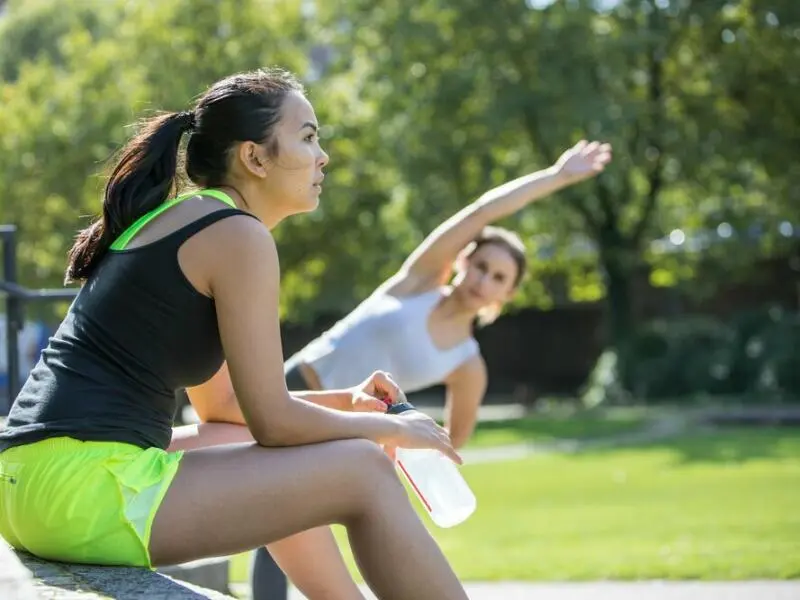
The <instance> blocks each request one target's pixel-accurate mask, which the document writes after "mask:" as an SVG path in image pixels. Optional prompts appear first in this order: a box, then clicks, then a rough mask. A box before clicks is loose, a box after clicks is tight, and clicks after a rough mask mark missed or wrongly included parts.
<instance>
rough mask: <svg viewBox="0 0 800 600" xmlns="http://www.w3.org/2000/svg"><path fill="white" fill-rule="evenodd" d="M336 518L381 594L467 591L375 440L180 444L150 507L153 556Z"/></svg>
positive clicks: (216, 547)
mask: <svg viewBox="0 0 800 600" xmlns="http://www.w3.org/2000/svg"><path fill="white" fill-rule="evenodd" d="M334 523H340V524H342V525H344V526H345V527H346V528H347V532H348V535H349V538H350V545H351V547H352V548H353V552H354V554H355V557H356V561H357V563H358V566H359V569H360V570H361V572H362V573H363V574H364V578H365V579H366V581H367V583H368V584H369V585H370V588H371V589H372V590H373V591H374V592H375V594H376V595H377V596H378V597H379V598H381V599H386V600H389V599H398V600H411V599H414V600H426V599H431V600H433V599H436V600H447V599H449V598H453V599H456V598H457V599H459V600H460V599H465V598H467V596H466V594H465V592H464V589H463V587H462V586H461V584H460V583H459V581H458V579H457V577H456V576H455V573H454V572H453V571H452V569H451V567H450V565H449V564H448V563H447V560H446V559H445V557H444V555H443V554H442V552H441V550H440V549H439V547H438V546H437V544H436V542H435V541H434V540H433V538H432V537H431V536H430V534H429V533H428V531H427V530H426V529H425V526H424V525H423V523H422V522H421V521H420V520H419V518H418V517H417V515H416V513H415V512H414V509H413V508H412V507H411V504H410V502H409V499H408V495H407V494H406V491H405V488H404V487H403V485H402V484H401V482H400V480H399V479H398V477H397V474H396V473H395V469H394V465H393V464H392V462H391V461H390V460H389V459H388V458H387V457H386V455H385V454H384V453H383V452H382V451H381V449H380V448H379V447H378V446H377V445H375V444H373V443H372V442H369V441H366V440H342V441H337V442H328V443H324V444H313V445H307V446H297V447H292V448H264V447H261V446H258V445H256V444H236V445H230V446H219V447H215V448H204V449H200V450H190V451H188V452H186V454H185V455H184V458H183V460H182V462H181V466H180V469H179V471H178V474H177V476H176V477H175V480H174V481H173V483H172V485H171V486H170V489H169V491H168V492H167V495H166V497H165V498H164V501H163V503H162V505H161V507H160V509H159V511H158V513H157V515H156V518H155V522H154V524H153V529H152V537H151V540H150V554H151V557H152V560H153V563H154V564H155V565H164V564H174V563H180V562H185V561H189V560H195V559H198V558H203V557H208V556H219V555H227V554H234V553H237V552H244V551H247V550H251V549H253V548H256V547H258V546H260V545H263V544H268V543H271V542H273V541H277V540H281V539H284V538H286V537H288V536H290V535H292V534H295V533H299V532H301V531H305V530H307V529H312V528H314V527H320V526H323V525H331V524H334Z"/></svg>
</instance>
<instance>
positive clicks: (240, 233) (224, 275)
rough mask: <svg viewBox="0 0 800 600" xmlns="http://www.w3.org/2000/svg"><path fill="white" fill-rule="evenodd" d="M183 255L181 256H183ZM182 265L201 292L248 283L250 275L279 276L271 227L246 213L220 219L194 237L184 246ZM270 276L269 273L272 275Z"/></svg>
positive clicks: (208, 292) (207, 293) (276, 253)
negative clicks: (268, 227)
mask: <svg viewBox="0 0 800 600" xmlns="http://www.w3.org/2000/svg"><path fill="white" fill-rule="evenodd" d="M181 255H182V256H181ZM179 258H180V261H181V267H182V268H183V270H184V273H185V275H186V276H187V278H188V279H189V281H190V282H191V283H192V284H193V285H194V286H195V288H197V289H198V290H199V291H200V292H201V293H204V294H206V295H208V296H216V295H217V294H216V293H215V291H214V290H215V289H216V291H217V292H218V291H219V290H220V287H229V286H230V285H233V286H242V285H247V283H248V280H249V279H250V278H251V277H254V278H256V279H259V275H262V276H263V275H264V274H268V273H269V272H270V271H272V273H271V274H269V275H274V276H275V277H277V274H278V251H277V248H276V246H275V240H274V239H273V237H272V234H271V233H270V231H269V229H267V227H266V226H265V225H264V224H263V223H261V222H260V221H259V220H257V219H255V218H253V217H251V216H249V215H245V214H241V215H237V214H234V215H230V216H227V217H225V218H223V219H220V220H218V221H216V222H214V223H212V224H211V225H209V226H208V227H206V228H204V229H203V230H202V231H200V232H199V233H198V234H196V235H194V236H192V238H191V239H189V240H188V241H187V242H186V243H185V244H184V248H182V249H181V253H180V255H179ZM269 275H267V276H269Z"/></svg>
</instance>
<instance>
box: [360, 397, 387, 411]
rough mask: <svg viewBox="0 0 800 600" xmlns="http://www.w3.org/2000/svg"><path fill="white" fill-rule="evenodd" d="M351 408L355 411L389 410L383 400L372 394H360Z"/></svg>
mask: <svg viewBox="0 0 800 600" xmlns="http://www.w3.org/2000/svg"><path fill="white" fill-rule="evenodd" d="M353 409H354V410H355V411H356V412H383V413H385V412H386V411H387V410H389V407H388V406H387V405H386V403H385V402H384V401H383V400H378V399H377V398H373V397H372V396H362V397H361V398H358V399H357V400H356V401H355V403H354V404H353Z"/></svg>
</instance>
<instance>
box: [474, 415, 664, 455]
mask: <svg viewBox="0 0 800 600" xmlns="http://www.w3.org/2000/svg"><path fill="white" fill-rule="evenodd" d="M648 414H649V413H648V412H646V411H645V410H644V409H637V408H622V409H613V410H607V411H604V412H602V413H599V412H598V413H594V412H585V413H572V412H568V411H563V412H560V413H557V412H555V411H553V412H551V413H548V414H544V415H532V416H529V417H525V418H522V419H509V420H503V421H488V422H483V423H480V424H479V425H478V427H477V429H476V431H475V434H474V435H473V436H472V438H471V439H470V441H469V444H468V447H470V448H485V447H489V446H501V445H504V444H519V443H522V442H547V441H551V440H554V439H558V438H570V439H589V438H598V437H603V436H608V435H615V434H619V433H625V432H629V431H632V430H635V429H637V428H639V427H641V426H642V425H644V423H645V420H646V418H647V417H648Z"/></svg>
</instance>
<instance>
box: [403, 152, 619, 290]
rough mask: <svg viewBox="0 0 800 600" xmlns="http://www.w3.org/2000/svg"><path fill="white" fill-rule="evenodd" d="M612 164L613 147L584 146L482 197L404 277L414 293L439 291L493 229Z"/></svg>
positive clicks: (431, 240)
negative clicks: (459, 260)
mask: <svg viewBox="0 0 800 600" xmlns="http://www.w3.org/2000/svg"><path fill="white" fill-rule="evenodd" d="M610 160H611V146H610V145H608V144H601V143H599V142H591V143H587V142H586V141H584V140H581V141H580V142H578V143H577V144H575V146H573V147H572V148H570V149H569V150H567V151H565V152H564V153H563V154H562V155H561V157H560V158H559V159H558V160H557V161H556V163H555V164H554V165H553V166H551V167H548V168H547V169H543V170H541V171H536V172H535V173H530V174H528V175H524V176H522V177H519V178H517V179H514V180H512V181H509V182H507V183H504V184H503V185H501V186H498V187H496V188H493V189H491V190H489V191H488V192H486V193H484V194H483V195H481V197H480V198H478V199H477V200H476V201H475V202H473V203H472V204H470V205H468V206H466V207H464V208H463V209H461V210H460V211H458V212H457V213H456V214H455V215H453V216H452V217H450V218H449V219H447V220H446V221H445V222H444V223H442V224H441V225H439V226H438V227H437V228H436V229H434V230H433V232H431V234H430V235H428V237H427V238H425V240H424V241H423V242H422V243H421V244H420V245H419V246H418V247H417V249H416V250H414V252H412V253H411V255H410V256H409V257H408V259H407V260H406V261H405V263H403V266H402V268H401V271H400V273H401V276H402V278H404V279H410V280H412V281H413V285H414V287H427V286H431V285H438V284H439V283H440V279H441V278H442V275H443V273H445V272H448V271H449V269H450V267H451V265H452V264H453V261H454V260H455V259H456V257H457V255H458V253H459V252H460V251H461V249H462V248H464V247H465V246H466V245H467V244H469V243H470V242H471V241H472V240H474V239H475V238H476V237H477V236H478V234H479V233H480V232H481V230H482V229H483V228H484V227H485V226H486V225H489V224H490V223H493V222H494V221H498V220H500V219H502V218H504V217H507V216H509V215H512V214H514V213H516V212H517V211H519V210H521V209H523V208H525V207H526V206H527V205H528V204H530V203H531V202H533V201H535V200H538V199H540V198H544V197H545V196H548V195H549V194H552V193H553V192H555V191H558V190H560V189H562V188H565V187H567V186H569V185H573V184H575V183H578V182H579V181H583V180H585V179H588V178H589V177H593V176H594V175H597V174H598V173H600V172H601V171H603V169H604V168H605V166H606V164H608V162H609V161H610Z"/></svg>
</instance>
